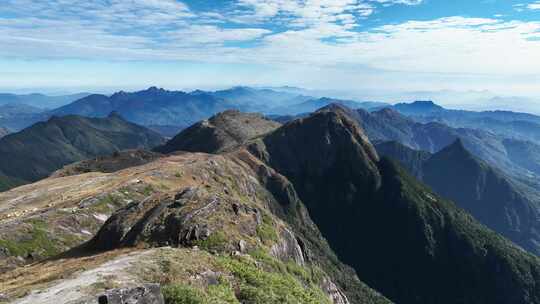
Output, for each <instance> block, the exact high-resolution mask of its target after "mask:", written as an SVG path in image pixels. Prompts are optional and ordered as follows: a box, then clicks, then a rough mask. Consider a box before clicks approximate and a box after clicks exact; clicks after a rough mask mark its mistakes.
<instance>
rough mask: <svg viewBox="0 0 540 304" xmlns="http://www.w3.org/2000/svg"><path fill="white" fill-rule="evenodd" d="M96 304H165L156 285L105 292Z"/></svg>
mask: <svg viewBox="0 0 540 304" xmlns="http://www.w3.org/2000/svg"><path fill="white" fill-rule="evenodd" d="M97 303H98V304H165V301H164V300H163V295H162V294H161V288H160V287H159V285H156V284H146V285H143V286H139V287H133V288H120V289H113V290H109V291H107V293H105V294H103V295H101V296H99V297H98V300H97Z"/></svg>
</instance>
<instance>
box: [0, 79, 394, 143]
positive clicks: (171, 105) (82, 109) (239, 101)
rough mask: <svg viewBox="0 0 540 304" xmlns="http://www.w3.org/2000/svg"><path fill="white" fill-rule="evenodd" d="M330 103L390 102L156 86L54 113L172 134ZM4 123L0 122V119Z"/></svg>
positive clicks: (367, 104) (77, 103)
mask: <svg viewBox="0 0 540 304" xmlns="http://www.w3.org/2000/svg"><path fill="white" fill-rule="evenodd" d="M330 103H341V104H344V105H347V106H349V107H352V108H363V109H371V108H374V107H381V106H385V105H387V104H384V103H374V102H356V101H350V100H338V99H331V98H314V97H310V96H304V95H298V94H293V93H289V92H278V91H274V90H270V89H255V88H249V87H234V88H231V89H228V90H221V91H213V92H212V91H201V90H196V91H193V92H189V93H188V92H182V91H167V90H164V89H158V88H156V87H152V88H149V89H147V90H144V91H139V92H133V93H126V92H119V93H115V94H113V95H111V96H105V95H90V96H87V97H85V98H82V99H80V100H77V101H75V102H73V103H71V104H68V105H65V106H63V107H60V108H58V109H55V110H52V111H51V112H50V114H52V115H69V114H74V115H82V116H89V117H104V116H106V115H107V114H108V113H110V112H112V111H116V112H118V113H120V114H121V115H122V116H123V117H125V118H126V119H127V120H129V121H131V122H134V123H137V124H141V125H144V126H149V127H151V128H153V129H155V130H158V131H161V132H163V134H164V135H167V136H171V135H172V134H171V131H172V130H175V129H176V130H181V129H184V128H187V127H189V126H191V125H192V124H194V123H196V122H198V121H200V120H202V119H207V118H209V117H210V116H212V115H214V114H216V113H218V112H222V111H225V110H229V109H234V110H241V111H245V112H260V113H265V114H288V115H296V114H299V113H305V112H313V111H315V110H317V109H319V108H321V107H323V106H326V105H328V104H330ZM0 122H1V121H0Z"/></svg>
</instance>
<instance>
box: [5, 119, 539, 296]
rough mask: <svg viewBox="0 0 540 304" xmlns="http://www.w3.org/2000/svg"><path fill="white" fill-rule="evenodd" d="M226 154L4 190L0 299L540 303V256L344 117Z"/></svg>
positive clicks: (277, 131)
mask: <svg viewBox="0 0 540 304" xmlns="http://www.w3.org/2000/svg"><path fill="white" fill-rule="evenodd" d="M240 116H241V115H240ZM240 121H241V120H240ZM227 151H228V152H226V153H221V154H204V153H197V152H179V151H177V152H172V151H171V154H169V155H165V156H163V157H157V158H155V159H151V160H149V162H145V163H142V164H140V165H138V166H136V167H128V168H123V169H121V166H120V167H118V166H115V169H114V170H109V171H105V172H111V173H103V172H87V173H82V174H78V173H80V171H77V170H74V171H69V170H68V172H71V173H70V174H59V175H55V176H53V177H50V178H47V179H45V180H42V181H39V182H37V183H34V184H30V185H25V186H22V187H18V188H15V189H13V190H10V191H8V192H4V193H0V270H1V271H0V273H1V274H0V294H1V295H0V302H2V301H3V302H12V303H55V304H57V303H72V304H74V303H81V304H82V303H340V304H341V303H392V302H394V303H426V304H427V303H471V304H472V303H475V304H477V303H486V304H487V303H490V304H493V303H501V304H503V303H516V304H520V303H523V304H525V303H527V304H530V303H540V288H539V287H538V286H540V262H539V260H538V258H537V257H535V256H533V255H530V254H528V253H526V252H525V251H523V250H522V249H521V248H519V247H517V246H516V245H513V244H512V243H511V242H510V241H508V240H506V239H504V238H503V237H501V236H499V235H497V234H496V233H494V232H492V231H490V230H489V229H487V228H486V227H484V226H482V225H481V224H479V223H478V222H477V221H476V220H474V219H473V218H472V217H471V216H470V215H469V214H467V213H466V212H465V211H463V210H461V209H459V208H457V207H456V206H455V205H454V204H453V203H452V202H450V201H447V200H445V199H442V198H440V197H438V196H437V195H436V194H434V193H433V192H432V191H431V190H430V189H428V188H427V187H425V186H424V185H422V184H420V183H419V182H417V181H416V179H414V178H413V177H411V176H409V175H407V174H406V173H405V172H404V170H403V169H401V168H400V167H399V166H398V165H396V164H394V163H393V162H392V161H390V160H387V159H384V158H382V159H381V158H379V156H378V154H377V152H376V151H375V149H374V148H373V146H372V145H371V143H370V142H369V140H368V139H367V137H366V136H365V135H364V134H363V131H362V130H361V128H360V127H359V126H358V124H357V123H356V122H355V121H354V120H353V119H351V118H349V117H348V116H347V114H346V113H344V112H342V111H339V110H323V111H320V112H317V113H315V114H313V115H311V116H309V117H307V118H305V119H300V120H296V121H293V122H291V123H288V124H286V125H284V126H281V127H278V126H276V127H275V128H273V129H272V130H268V131H267V132H265V133H261V134H257V137H256V138H252V139H248V140H246V141H245V142H242V143H237V145H236V147H235V148H233V147H229V148H227ZM128 159H130V160H131V159H132V158H130V157H128ZM106 161H107V160H106ZM106 161H105V162H106ZM97 163H98V164H99V160H97ZM90 164H91V165H84V166H82V167H83V168H86V169H88V170H86V169H85V170H83V171H82V172H86V171H94V170H92V168H100V166H99V165H97V164H96V162H90ZM76 167H77V166H76ZM79 167H81V165H79ZM117 169H118V171H116V170H117ZM97 171H99V170H97ZM102 171H103V170H102ZM347 265H349V266H347ZM368 286H369V287H368Z"/></svg>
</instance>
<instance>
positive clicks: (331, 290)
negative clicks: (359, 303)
mask: <svg viewBox="0 0 540 304" xmlns="http://www.w3.org/2000/svg"><path fill="white" fill-rule="evenodd" d="M321 287H322V289H323V290H324V291H325V292H326V294H327V295H328V296H329V297H330V299H331V300H332V303H334V304H349V303H350V302H349V299H347V296H346V295H345V294H344V293H343V292H342V291H341V290H339V288H338V287H337V286H336V284H334V282H332V281H331V280H330V279H328V278H323V282H322V286H321Z"/></svg>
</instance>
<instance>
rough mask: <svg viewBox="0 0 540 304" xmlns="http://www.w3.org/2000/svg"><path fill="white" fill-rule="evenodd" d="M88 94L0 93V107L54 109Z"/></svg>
mask: <svg viewBox="0 0 540 304" xmlns="http://www.w3.org/2000/svg"><path fill="white" fill-rule="evenodd" d="M88 95H90V93H78V94H71V95H60V96H48V95H44V94H37V93H36V94H26V95H17V94H9V93H0V106H1V105H6V104H23V105H27V106H31V107H35V108H38V109H42V110H44V109H54V108H58V107H61V106H63V105H66V104H68V103H70V102H73V101H75V100H78V99H81V98H83V97H85V96H88Z"/></svg>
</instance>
